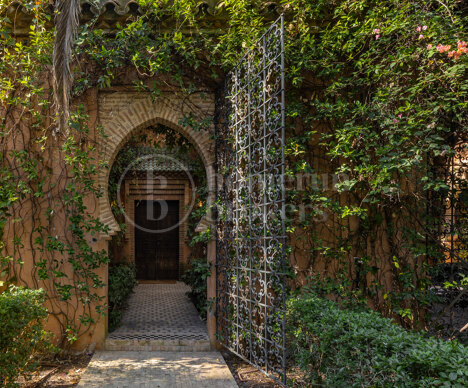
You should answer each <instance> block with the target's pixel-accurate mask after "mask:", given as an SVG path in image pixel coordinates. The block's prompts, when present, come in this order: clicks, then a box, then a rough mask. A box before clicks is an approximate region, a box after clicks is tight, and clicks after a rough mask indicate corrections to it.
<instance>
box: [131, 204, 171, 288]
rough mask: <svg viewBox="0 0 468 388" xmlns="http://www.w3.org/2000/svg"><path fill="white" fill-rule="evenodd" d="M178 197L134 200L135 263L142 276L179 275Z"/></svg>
mask: <svg viewBox="0 0 468 388" xmlns="http://www.w3.org/2000/svg"><path fill="white" fill-rule="evenodd" d="M178 223H179V201H135V265H136V269H137V278H138V279H142V280H177V279H178V277H179V225H178Z"/></svg>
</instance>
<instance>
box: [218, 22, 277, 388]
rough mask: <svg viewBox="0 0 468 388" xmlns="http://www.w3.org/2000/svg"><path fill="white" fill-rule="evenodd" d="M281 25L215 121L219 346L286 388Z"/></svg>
mask: <svg viewBox="0 0 468 388" xmlns="http://www.w3.org/2000/svg"><path fill="white" fill-rule="evenodd" d="M283 23H284V22H283V17H280V19H278V20H277V21H276V22H275V23H274V24H273V25H272V26H271V27H270V28H269V29H268V31H267V32H266V33H265V34H264V35H263V36H262V37H261V38H260V39H259V41H258V42H257V44H256V45H255V46H254V48H252V49H251V50H250V51H248V52H247V53H246V54H245V55H244V57H243V59H242V60H241V61H240V63H239V64H238V65H237V67H236V68H235V69H233V70H232V72H231V73H230V74H229V76H228V79H227V86H226V94H227V96H226V97H225V98H226V100H225V104H224V114H223V115H221V117H220V116H218V120H217V125H216V127H217V133H216V139H217V140H216V155H217V179H218V182H217V183H218V184H217V186H218V205H219V206H218V223H217V233H216V234H217V252H216V253H217V262H216V263H217V303H216V312H217V334H218V340H219V341H220V342H221V343H222V344H223V345H224V346H225V347H227V348H228V349H230V350H231V351H232V352H234V353H236V354H237V355H239V356H241V357H242V358H244V359H245V360H247V361H248V362H250V363H251V364H252V365H254V366H256V367H258V368H259V369H261V370H262V371H264V372H265V373H266V374H268V375H270V376H271V377H273V378H274V379H275V380H277V381H278V382H281V383H282V384H284V385H286V357H285V350H286V344H285V294H286V292H285V263H286V257H285V256H286V254H285V240H286V237H285V226H284V214H285V211H284V210H285V189H284V102H285V101H284V100H285V97H284V40H283V39H284V36H283Z"/></svg>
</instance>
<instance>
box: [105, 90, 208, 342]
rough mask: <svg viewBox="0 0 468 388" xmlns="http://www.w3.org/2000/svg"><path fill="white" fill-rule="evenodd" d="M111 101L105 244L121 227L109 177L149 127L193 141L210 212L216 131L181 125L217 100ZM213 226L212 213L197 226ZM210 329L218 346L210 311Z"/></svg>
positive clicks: (121, 98)
mask: <svg viewBox="0 0 468 388" xmlns="http://www.w3.org/2000/svg"><path fill="white" fill-rule="evenodd" d="M108 100H109V101H106V100H105V101H104V103H103V104H102V105H103V106H105V107H106V111H105V112H104V113H105V114H102V115H101V124H102V127H103V132H104V136H105V141H104V142H102V144H100V147H99V152H100V154H101V158H102V159H103V160H104V161H105V162H106V164H107V166H108V168H105V169H104V168H103V169H101V170H100V172H99V177H98V181H99V184H100V185H101V187H102V188H103V191H104V192H103V195H102V197H101V198H99V200H98V206H99V209H98V210H99V219H100V221H101V222H102V223H103V224H104V225H105V226H106V227H107V228H108V233H107V234H105V235H102V236H101V239H102V240H105V241H109V239H110V238H111V236H112V235H114V234H115V233H117V232H118V231H119V224H118V222H117V221H116V219H115V217H114V215H113V213H112V210H111V206H110V202H109V187H108V181H109V173H110V166H112V164H113V162H114V160H115V158H116V156H117V153H118V151H119V150H120V149H121V148H122V146H123V145H124V144H125V142H126V141H127V140H128V139H129V138H130V137H131V136H132V134H134V133H135V132H137V131H139V130H141V129H143V128H146V127H148V126H151V125H153V126H155V125H158V124H162V125H165V126H166V127H168V128H170V129H172V130H174V131H176V132H178V133H180V135H182V136H183V137H185V138H186V139H187V140H188V141H190V142H191V143H192V144H193V146H194V148H195V149H196V151H197V152H198V154H199V155H200V157H201V159H202V161H203V164H204V168H205V172H206V181H207V191H208V194H207V208H208V209H210V208H211V206H212V204H213V202H214V197H215V179H214V162H215V154H214V142H213V138H212V133H213V128H211V127H210V128H207V129H205V130H198V129H194V128H192V127H191V126H189V125H185V126H184V125H182V124H181V123H183V122H184V118H186V117H187V115H197V114H199V112H197V111H196V109H200V106H201V107H202V109H203V110H204V114H209V113H210V112H213V111H214V103H213V101H214V99H212V100H211V102H210V100H209V99H208V100H207V98H206V96H205V95H203V96H202V95H201V94H200V95H197V94H194V95H192V96H191V97H190V98H181V97H178V96H176V95H175V94H174V93H171V94H168V95H167V96H165V99H164V102H162V101H160V102H158V101H156V102H153V101H152V100H151V98H150V97H149V96H146V97H144V98H142V96H141V94H140V95H139V96H138V99H137V100H136V101H135V98H134V95H131V94H129V95H126V94H125V93H120V95H119V98H116V96H115V95H112V98H109V99H108ZM211 225H212V219H211V216H210V212H208V214H207V216H205V217H204V219H202V221H201V222H200V223H199V225H198V226H197V231H203V230H206V229H208V228H210V226H211ZM215 251H216V246H215V242H214V241H210V242H209V243H208V244H207V250H206V260H207V262H210V263H211V264H212V266H211V268H212V276H211V277H210V278H208V285H207V286H208V287H207V289H208V292H207V293H208V295H207V297H208V298H209V299H211V300H214V299H215V297H216V279H215V265H214V264H215V254H216V253H215ZM207 329H208V334H209V337H210V341H211V344H212V345H214V344H215V331H216V324H215V317H214V312H213V311H211V312H209V313H208V316H207Z"/></svg>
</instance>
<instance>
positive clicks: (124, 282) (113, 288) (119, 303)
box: [108, 264, 137, 331]
mask: <svg viewBox="0 0 468 388" xmlns="http://www.w3.org/2000/svg"><path fill="white" fill-rule="evenodd" d="M136 285H137V280H136V268H135V266H134V265H132V264H118V265H115V266H111V267H109V294H108V295H109V331H114V330H115V329H116V328H117V327H118V326H119V324H120V320H121V319H122V310H123V307H124V303H125V301H126V299H127V297H128V295H130V293H131V292H133V288H134V287H135V286H136Z"/></svg>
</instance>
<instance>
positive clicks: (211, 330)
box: [206, 239, 220, 349]
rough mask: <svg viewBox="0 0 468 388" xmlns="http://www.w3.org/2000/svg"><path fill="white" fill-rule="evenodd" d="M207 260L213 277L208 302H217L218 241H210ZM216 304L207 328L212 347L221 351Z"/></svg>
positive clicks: (210, 281) (208, 316) (209, 283)
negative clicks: (217, 329) (217, 337)
mask: <svg viewBox="0 0 468 388" xmlns="http://www.w3.org/2000/svg"><path fill="white" fill-rule="evenodd" d="M206 249H207V260H208V263H210V264H211V276H210V277H209V278H208V279H207V280H206V281H207V297H208V302H211V301H214V302H216V265H215V264H216V241H215V240H214V239H213V240H210V241H209V242H208V244H207V247H206ZM215 312H216V303H213V305H212V308H211V311H210V310H208V312H207V317H206V328H207V330H208V336H209V337H210V343H211V347H212V348H215V349H219V348H220V346H219V343H218V342H217V341H216V316H215Z"/></svg>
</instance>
